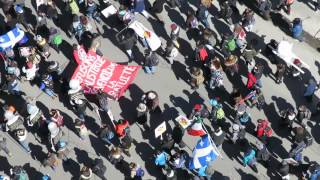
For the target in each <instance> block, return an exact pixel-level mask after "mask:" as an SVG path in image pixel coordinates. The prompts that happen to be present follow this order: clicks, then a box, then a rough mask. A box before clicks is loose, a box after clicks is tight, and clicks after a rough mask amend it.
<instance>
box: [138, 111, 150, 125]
mask: <svg viewBox="0 0 320 180" xmlns="http://www.w3.org/2000/svg"><path fill="white" fill-rule="evenodd" d="M147 120H148V112H147V111H145V112H139V111H138V112H137V122H138V123H139V124H141V125H143V124H144V123H146V122H147Z"/></svg>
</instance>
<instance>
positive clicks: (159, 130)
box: [154, 121, 167, 138]
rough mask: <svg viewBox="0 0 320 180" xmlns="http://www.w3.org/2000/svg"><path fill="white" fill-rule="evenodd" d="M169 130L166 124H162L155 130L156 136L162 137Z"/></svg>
mask: <svg viewBox="0 0 320 180" xmlns="http://www.w3.org/2000/svg"><path fill="white" fill-rule="evenodd" d="M166 130H167V126H166V122H165V121H164V122H163V123H161V124H160V125H159V126H158V127H157V128H156V129H155V130H154V134H155V136H156V138H157V137H159V136H161V135H162V134H163V133H164V132H165V131H166Z"/></svg>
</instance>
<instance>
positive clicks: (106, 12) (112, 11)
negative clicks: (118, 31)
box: [101, 5, 118, 18]
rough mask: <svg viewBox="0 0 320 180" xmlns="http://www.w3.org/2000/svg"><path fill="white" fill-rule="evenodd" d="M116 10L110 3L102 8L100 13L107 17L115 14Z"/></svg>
mask: <svg viewBox="0 0 320 180" xmlns="http://www.w3.org/2000/svg"><path fill="white" fill-rule="evenodd" d="M117 11H118V10H117V9H116V8H115V7H114V6H113V5H110V6H108V7H107V8H105V9H104V10H102V11H101V14H102V15H103V16H104V17H105V18H108V17H109V16H111V15H114V14H116V13H117Z"/></svg>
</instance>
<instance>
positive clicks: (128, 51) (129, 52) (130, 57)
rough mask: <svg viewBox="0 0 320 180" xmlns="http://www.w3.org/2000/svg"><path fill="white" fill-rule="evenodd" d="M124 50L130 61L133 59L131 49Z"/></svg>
mask: <svg viewBox="0 0 320 180" xmlns="http://www.w3.org/2000/svg"><path fill="white" fill-rule="evenodd" d="M126 52H127V54H128V56H129V59H130V61H132V60H133V59H134V57H133V54H132V50H131V49H128V50H126Z"/></svg>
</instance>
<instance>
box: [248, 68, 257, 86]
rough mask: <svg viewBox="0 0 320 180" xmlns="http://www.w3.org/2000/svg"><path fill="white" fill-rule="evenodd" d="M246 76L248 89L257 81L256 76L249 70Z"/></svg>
mask: <svg viewBox="0 0 320 180" xmlns="http://www.w3.org/2000/svg"><path fill="white" fill-rule="evenodd" d="M247 78H248V80H247V88H248V89H249V90H250V89H252V88H253V87H254V85H255V84H256V83H257V78H256V77H255V76H254V75H253V74H252V73H251V72H249V73H248V74H247Z"/></svg>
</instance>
